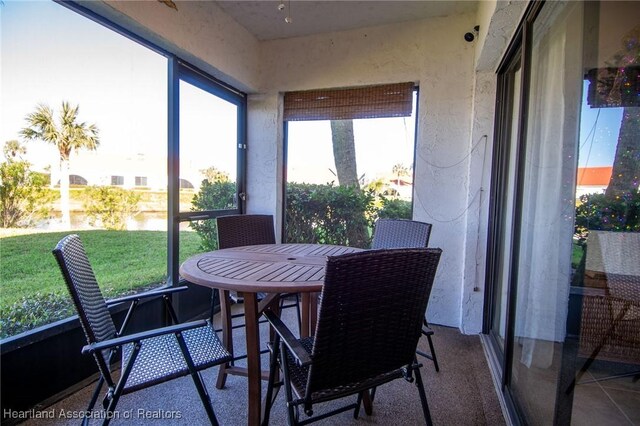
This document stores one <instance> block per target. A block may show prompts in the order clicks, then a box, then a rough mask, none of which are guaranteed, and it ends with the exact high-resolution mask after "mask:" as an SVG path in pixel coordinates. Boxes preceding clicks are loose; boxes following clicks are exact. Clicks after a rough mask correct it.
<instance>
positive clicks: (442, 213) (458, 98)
mask: <svg viewBox="0 0 640 426" xmlns="http://www.w3.org/2000/svg"><path fill="white" fill-rule="evenodd" d="M474 22H475V16H474V15H462V16H457V17H449V18H437V19H427V20H422V21H415V22H409V23H403V24H400V25H387V26H381V27H373V28H366V29H359V30H353V31H345V32H339V33H332V34H323V35H314V36H308V37H300V38H294V39H284V40H275V41H269V42H264V43H262V45H261V49H260V51H261V58H260V63H261V81H262V87H263V90H264V91H265V92H268V93H269V95H268V96H269V97H272V96H277V93H278V92H285V91H289V90H305V89H316V88H328V87H347V86H360V85H369V84H380V83H391V82H402V81H413V82H416V83H417V84H419V86H420V96H419V105H418V108H419V117H418V140H417V155H416V161H415V173H416V180H415V189H414V191H415V195H414V218H415V219H416V220H422V221H425V222H430V223H433V225H434V228H433V232H432V237H431V245H432V246H434V247H435V246H437V247H441V248H442V249H443V250H444V254H443V258H442V261H441V265H440V268H439V272H438V276H437V279H436V284H435V287H434V289H433V292H432V297H431V301H430V305H429V311H428V318H429V320H430V321H431V322H433V323H437V324H444V325H449V326H455V327H461V308H460V306H461V298H462V289H463V278H464V263H465V262H464V257H465V235H466V226H467V224H466V221H467V220H466V211H467V201H468V198H469V196H468V192H469V190H470V186H469V182H468V179H469V178H468V176H469V174H468V169H469V165H468V161H469V160H468V158H465V157H466V156H467V153H468V151H469V148H470V138H471V112H472V100H473V87H474V85H473V79H474V70H473V67H474V61H475V59H474V46H473V44H470V43H467V42H465V41H464V39H463V37H462V36H463V34H464V33H465V32H467V31H468V30H469V28H472V27H473V25H474ZM260 105H261V106H263V107H265V108H270V107H273V106H274V105H273V102H270V103H269V104H264V103H261V104H260ZM263 114H266V115H269V116H273V114H268V112H267V111H264V112H263V113H261V114H260V116H262V115H263ZM250 121H251V118H250ZM281 126H282V122H281V120H278V121H277V122H276V123H274V127H273V128H272V129H269V128H268V126H266V122H265V121H264V120H262V121H261V124H260V125H259V126H255V127H253V128H254V129H259V131H260V133H259V134H256V133H254V132H252V131H251V130H250V131H249V147H250V148H249V152H250V153H251V152H252V151H253V153H252V154H251V159H253V160H250V161H249V168H250V170H252V172H250V173H253V172H255V171H256V170H262V172H261V173H263V174H262V175H260V174H258V173H256V174H254V175H253V176H252V177H250V178H249V182H248V185H249V186H248V193H249V194H252V193H253V192H257V191H260V192H264V191H265V189H266V194H271V196H272V197H277V196H281V190H280V182H279V181H278V179H277V178H275V176H274V171H273V170H272V169H271V168H270V166H267V167H263V166H264V165H263V164H256V163H255V162H254V161H255V160H256V159H257V160H258V161H265V162H268V163H270V162H271V161H272V160H270V158H271V157H270V156H271V155H272V153H273V148H272V147H270V146H269V145H268V144H265V143H264V134H265V133H268V134H277V133H278V132H279V131H281V130H280V129H281ZM278 138H279V139H281V137H278ZM256 151H260V152H256ZM382 155H383V154H382ZM261 159H263V160H261ZM460 160H462V161H460ZM454 163H459V164H456V165H455V166H454V167H448V166H450V165H452V164H454ZM441 166H445V168H443V167H441ZM265 183H266V184H267V185H268V186H270V187H269V188H265V187H264V185H265ZM276 194H278V195H276ZM250 196H251V195H250ZM249 205H250V206H251V205H252V203H249ZM267 206H276V213H277V216H280V214H281V210H280V208H281V204H279V203H277V202H274V201H273V200H265V199H264V197H263V196H262V195H260V206H259V208H260V209H264V208H266V207H267ZM474 247H475V245H474ZM474 308H475V311H474V312H468V314H467V318H469V317H472V318H473V321H474V322H477V323H480V320H481V316H482V305H481V304H479V305H477V306H476V305H474ZM474 331H476V332H477V330H475V328H474Z"/></svg>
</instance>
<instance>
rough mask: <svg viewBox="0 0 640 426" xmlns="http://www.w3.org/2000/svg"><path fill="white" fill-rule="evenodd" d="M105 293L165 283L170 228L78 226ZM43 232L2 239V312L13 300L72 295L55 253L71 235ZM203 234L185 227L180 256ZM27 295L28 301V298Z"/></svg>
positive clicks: (190, 251)
mask: <svg viewBox="0 0 640 426" xmlns="http://www.w3.org/2000/svg"><path fill="white" fill-rule="evenodd" d="M76 233H77V234H78V235H79V236H80V238H81V239H82V241H83V243H84V246H85V249H86V251H87V256H88V257H89V261H90V262H91V264H92V266H93V269H94V272H95V274H96V277H97V280H98V283H99V285H100V288H101V289H102V291H103V293H104V294H105V297H107V298H111V297H114V296H116V295H120V294H123V293H127V292H130V291H131V290H132V289H135V288H137V287H145V286H149V285H153V284H156V285H157V284H158V283H163V282H165V280H166V270H167V233H166V232H161V231H78V232H76ZM67 234H68V232H61V233H41V234H30V235H23V236H15V237H7V238H2V239H0V314H1V316H2V317H5V319H6V317H10V316H11V315H10V311H11V310H12V309H13V308H12V305H14V304H15V303H17V302H20V303H22V304H23V305H26V304H28V302H29V300H33V299H39V298H40V297H34V296H35V295H36V294H37V293H40V295H49V294H55V295H57V296H59V297H63V298H66V297H67V290H66V287H65V285H64V281H63V279H62V274H61V273H60V269H59V268H58V265H57V264H56V261H55V259H54V257H53V255H52V254H51V250H52V249H53V248H54V247H55V245H56V244H57V242H58V241H59V240H60V239H61V238H62V237H64V236H65V235H67ZM199 244H200V237H199V236H198V235H197V234H196V233H195V232H181V233H180V247H181V250H180V261H183V260H184V259H186V258H187V257H188V256H190V255H192V254H194V253H197V252H198V251H199V250H198V247H199ZM25 301H26V303H25Z"/></svg>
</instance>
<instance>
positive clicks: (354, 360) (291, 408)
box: [263, 248, 441, 425]
mask: <svg viewBox="0 0 640 426" xmlns="http://www.w3.org/2000/svg"><path fill="white" fill-rule="evenodd" d="M440 255H441V250H440V249H429V248H415V249H393V250H371V251H364V252H359V253H352V254H345V255H341V256H334V257H329V258H328V260H327V267H326V275H325V280H324V287H323V290H322V298H321V301H320V308H319V314H318V322H317V326H316V331H315V335H314V336H313V337H307V338H303V339H296V338H295V337H294V336H293V334H292V333H291V331H289V329H287V327H286V326H285V325H284V323H283V322H282V321H281V320H280V318H279V317H278V316H277V315H275V314H274V313H273V312H270V311H267V312H265V316H266V317H267V319H268V320H269V322H270V323H271V325H272V326H273V327H274V329H275V331H276V336H275V340H274V342H273V344H272V345H271V349H272V355H271V366H270V367H271V368H270V373H269V383H268V387H267V395H266V401H267V405H266V408H265V416H264V421H263V424H268V422H269V413H270V409H271V405H272V404H273V400H274V388H275V386H276V383H275V381H276V376H277V375H278V369H280V370H281V371H282V373H283V382H284V387H285V398H286V404H287V409H288V416H289V424H291V425H297V424H300V425H302V424H307V423H311V422H314V421H316V420H320V419H323V418H326V417H328V416H330V415H333V414H337V413H340V412H343V411H346V410H351V409H354V417H356V418H357V416H358V414H359V411H360V405H361V402H362V399H363V397H364V396H365V393H366V392H368V390H369V389H372V388H375V387H376V386H379V385H382V384H384V383H387V382H389V381H391V380H394V379H398V378H405V379H407V380H408V381H414V380H415V382H416V385H417V387H418V394H419V396H420V401H421V403H422V410H423V414H424V418H425V421H426V422H427V424H431V416H430V413H429V407H428V404H427V398H426V394H425V391H424V385H423V382H422V378H421V376H420V371H419V368H420V367H421V365H420V364H418V362H417V359H416V346H417V344H418V340H419V339H420V335H421V327H422V319H423V317H424V312H425V310H426V308H427V303H428V301H429V294H430V292H431V287H432V284H433V280H434V276H435V273H436V268H437V265H438V262H439V259H440ZM389 294H393V295H394V297H389ZM347 396H357V398H356V400H355V402H354V403H352V404H350V405H347V406H345V407H342V408H338V409H336V410H333V411H330V412H328V413H324V414H321V415H316V416H315V417H311V416H313V408H314V407H313V406H314V405H315V404H318V403H322V402H325V401H330V400H334V399H338V398H343V397H347ZM300 406H302V407H303V409H304V411H305V413H306V414H307V416H310V418H307V419H305V420H303V421H299V407H300Z"/></svg>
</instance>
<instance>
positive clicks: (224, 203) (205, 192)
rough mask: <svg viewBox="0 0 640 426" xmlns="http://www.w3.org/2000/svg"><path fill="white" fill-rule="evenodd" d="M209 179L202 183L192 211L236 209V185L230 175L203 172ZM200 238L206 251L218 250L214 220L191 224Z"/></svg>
mask: <svg viewBox="0 0 640 426" xmlns="http://www.w3.org/2000/svg"><path fill="white" fill-rule="evenodd" d="M203 173H204V174H205V176H207V179H205V180H203V181H202V184H201V185H200V191H199V192H198V193H197V194H196V195H194V197H193V200H192V201H191V206H192V207H191V211H203V210H224V209H233V208H235V195H236V183H235V182H231V181H230V180H229V177H228V175H226V174H225V173H222V172H219V171H217V170H216V169H214V168H209V169H207V170H205V171H203ZM189 226H190V227H191V228H192V229H194V230H195V231H196V232H197V233H198V235H200V238H201V239H202V242H201V249H202V250H204V251H210V250H215V249H217V248H218V229H217V227H216V221H215V220H214V219H209V220H201V221H194V222H191V223H190V224H189Z"/></svg>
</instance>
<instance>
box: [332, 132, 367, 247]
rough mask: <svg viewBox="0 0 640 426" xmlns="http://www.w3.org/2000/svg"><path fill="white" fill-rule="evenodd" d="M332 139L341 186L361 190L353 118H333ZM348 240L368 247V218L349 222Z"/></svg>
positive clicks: (350, 242) (349, 242)
mask: <svg viewBox="0 0 640 426" xmlns="http://www.w3.org/2000/svg"><path fill="white" fill-rule="evenodd" d="M331 139H332V142H333V159H334V161H335V164H336V174H337V175H338V184H339V185H340V186H351V187H353V189H354V191H359V190H360V184H359V182H358V171H357V167H356V145H355V140H354V137H353V120H332V121H331ZM346 226H347V240H348V244H349V245H350V246H352V247H363V248H364V247H366V246H367V245H368V232H367V226H366V218H365V217H364V212H362V218H354V220H352V221H349V222H348V223H347V224H346Z"/></svg>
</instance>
